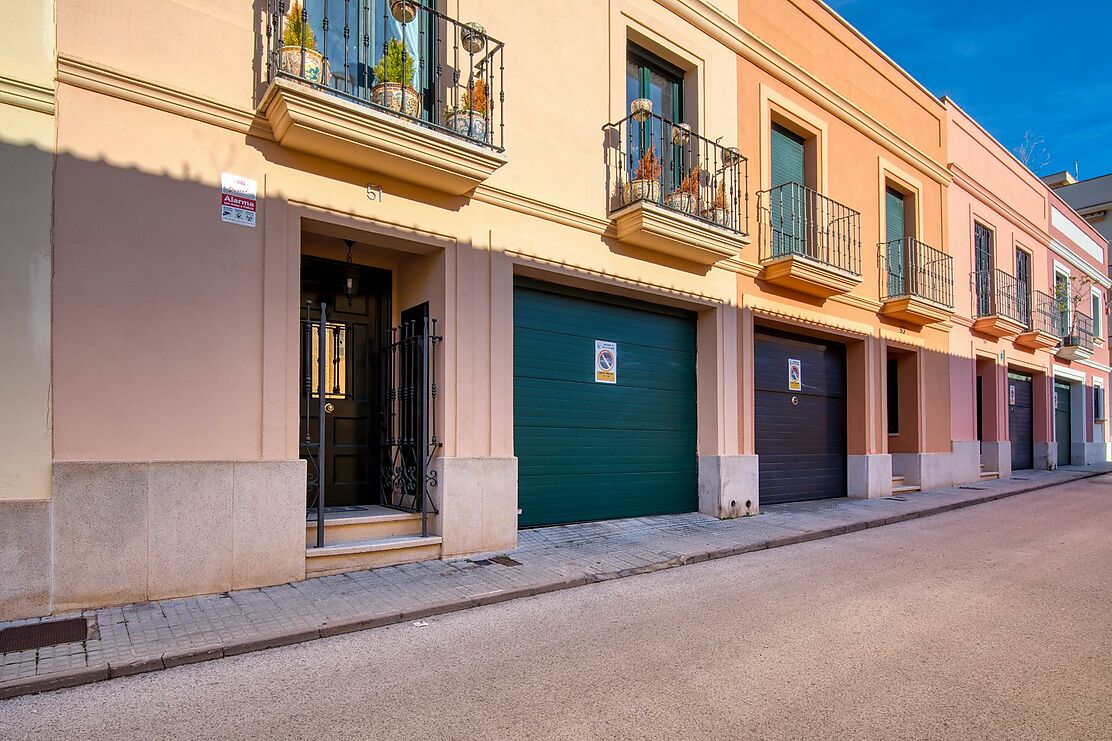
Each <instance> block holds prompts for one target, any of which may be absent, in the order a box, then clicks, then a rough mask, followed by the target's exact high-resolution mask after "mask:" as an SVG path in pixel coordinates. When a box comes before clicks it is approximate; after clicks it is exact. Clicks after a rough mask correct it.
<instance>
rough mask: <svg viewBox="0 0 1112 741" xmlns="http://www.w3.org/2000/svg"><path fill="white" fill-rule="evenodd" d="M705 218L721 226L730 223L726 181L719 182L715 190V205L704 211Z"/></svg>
mask: <svg viewBox="0 0 1112 741" xmlns="http://www.w3.org/2000/svg"><path fill="white" fill-rule="evenodd" d="M703 218H704V219H706V220H707V221H713V222H714V223H715V224H718V225H720V226H728V225H729V223H730V205H729V201H727V200H726V181H725V180H719V181H718V187H717V188H715V190H714V205H712V206H708V207H707V208H704V209H703Z"/></svg>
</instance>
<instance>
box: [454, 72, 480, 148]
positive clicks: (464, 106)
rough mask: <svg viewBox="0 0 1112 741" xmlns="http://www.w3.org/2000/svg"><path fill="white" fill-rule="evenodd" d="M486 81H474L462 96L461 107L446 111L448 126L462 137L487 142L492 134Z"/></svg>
mask: <svg viewBox="0 0 1112 741" xmlns="http://www.w3.org/2000/svg"><path fill="white" fill-rule="evenodd" d="M487 105H488V98H487V85H486V80H484V79H482V78H479V79H477V80H473V81H472V83H471V85H470V87H469V88H468V89H467V90H464V91H463V94H462V95H460V107H459V108H452V107H449V108H448V110H447V111H446V114H447V118H446V121H445V123H446V125H447V126H448V128H449V129H450V130H452V131H454V132H455V133H457V134H459V135H460V136H466V137H467V138H469V139H474V140H475V141H479V142H485V141H486V140H487V135H488V134H489V132H490V127H489V118H488V117H487Z"/></svg>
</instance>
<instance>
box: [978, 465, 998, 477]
mask: <svg viewBox="0 0 1112 741" xmlns="http://www.w3.org/2000/svg"><path fill="white" fill-rule="evenodd" d="M998 478H1000V472H999V471H986V470H985V464H984V463H982V464H981V481H991V480H992V479H998Z"/></svg>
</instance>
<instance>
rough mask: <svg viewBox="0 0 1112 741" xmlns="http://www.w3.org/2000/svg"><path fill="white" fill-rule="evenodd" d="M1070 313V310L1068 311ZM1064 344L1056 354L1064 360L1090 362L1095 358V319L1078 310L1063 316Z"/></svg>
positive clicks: (1062, 343)
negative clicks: (1090, 359)
mask: <svg viewBox="0 0 1112 741" xmlns="http://www.w3.org/2000/svg"><path fill="white" fill-rule="evenodd" d="M1067 311H1068V309H1067ZM1062 325H1063V326H1064V327H1065V328H1066V329H1065V331H1063V332H1062V342H1061V344H1060V345H1059V347H1058V352H1057V353H1055V354H1056V355H1057V356H1058V357H1059V358H1061V359H1062V360H1088V359H1089V358H1091V357H1093V345H1094V337H1095V336H1094V334H1093V319H1092V317H1089V316H1086V315H1085V314H1082V313H1081V312H1080V311H1077V310H1076V309H1075V310H1074V311H1073V312H1070V313H1068V315H1067V314H1063V315H1062Z"/></svg>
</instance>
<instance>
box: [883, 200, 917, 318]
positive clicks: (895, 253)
mask: <svg viewBox="0 0 1112 741" xmlns="http://www.w3.org/2000/svg"><path fill="white" fill-rule="evenodd" d="M884 224H885V227H884V229H885V241H886V242H888V243H889V244H888V246H887V249H886V254H887V257H888V259H887V263H888V295H889V296H905V295H908V294H910V293H911V286H910V285H909V284H908V280H907V277H908V276H907V259H906V255H905V253H904V245H903V243H902V242H900V243H898V244H892V242H895V241H896V240H902V239H903V238H904V237H906V236H907V230H906V228H905V226H904V196H903V193H900V192H898V191H895V190H892V189H891V188H887V189H885V191H884Z"/></svg>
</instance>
